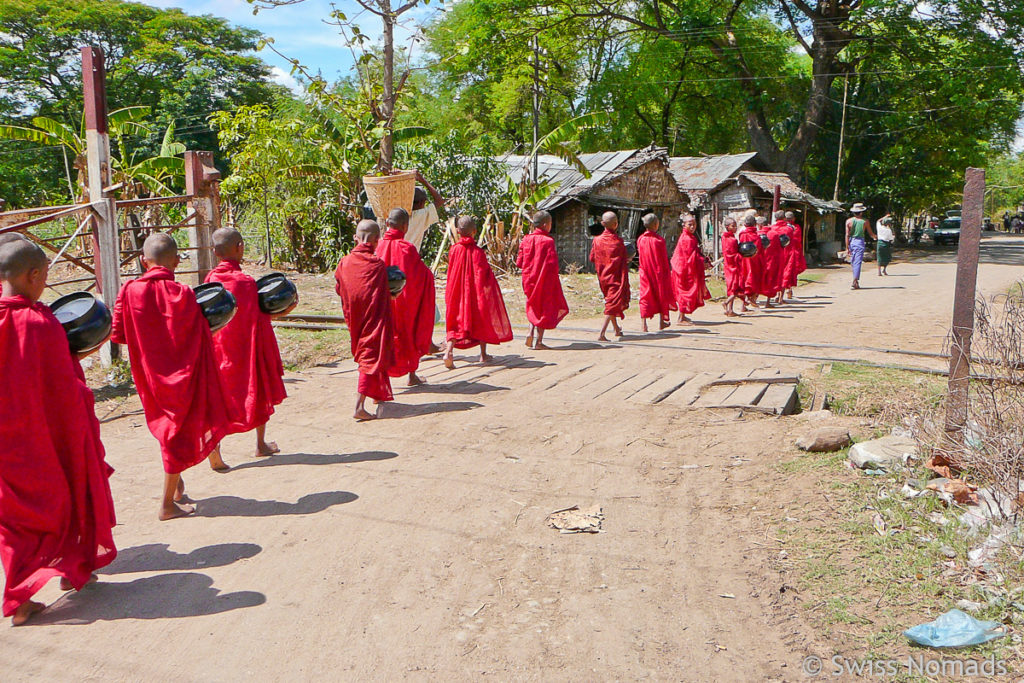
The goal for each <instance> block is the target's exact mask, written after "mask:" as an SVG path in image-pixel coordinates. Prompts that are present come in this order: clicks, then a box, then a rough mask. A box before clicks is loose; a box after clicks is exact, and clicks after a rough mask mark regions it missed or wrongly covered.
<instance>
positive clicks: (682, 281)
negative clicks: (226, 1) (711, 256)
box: [672, 214, 711, 325]
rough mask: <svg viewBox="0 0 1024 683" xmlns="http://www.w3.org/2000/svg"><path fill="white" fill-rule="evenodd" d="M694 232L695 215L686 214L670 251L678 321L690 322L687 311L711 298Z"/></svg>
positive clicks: (691, 311) (695, 231)
mask: <svg viewBox="0 0 1024 683" xmlns="http://www.w3.org/2000/svg"><path fill="white" fill-rule="evenodd" d="M696 233H697V219H696V218H694V217H693V216H691V215H689V214H687V215H686V216H685V217H684V218H683V230H682V232H680V233H679V241H678V242H676V250H675V252H673V254H672V289H673V291H674V292H675V297H676V305H678V307H679V322H680V323H683V324H686V325H692V324H693V321H692V320H690V319H689V318H687V317H686V314H687V313H693V312H694V311H696V310H697V309H698V308H700V307H701V306H703V305H704V302H705V301H707V300H709V299H710V298H711V292H710V291H709V290H708V286H707V283H706V282H705V281H704V255H703V254H701V253H700V244H699V243H698V242H697V234H696Z"/></svg>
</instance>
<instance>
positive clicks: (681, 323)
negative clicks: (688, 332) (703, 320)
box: [679, 318, 693, 327]
mask: <svg viewBox="0 0 1024 683" xmlns="http://www.w3.org/2000/svg"><path fill="white" fill-rule="evenodd" d="M679 324H680V325H686V326H687V327H693V321H692V320H690V319H689V318H686V319H685V320H683V321H682V322H680V323H679Z"/></svg>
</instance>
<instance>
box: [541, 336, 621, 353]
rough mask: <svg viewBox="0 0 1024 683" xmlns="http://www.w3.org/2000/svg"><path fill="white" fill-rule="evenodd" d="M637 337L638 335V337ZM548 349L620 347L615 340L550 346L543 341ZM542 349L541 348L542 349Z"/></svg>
mask: <svg viewBox="0 0 1024 683" xmlns="http://www.w3.org/2000/svg"><path fill="white" fill-rule="evenodd" d="M627 339H628V337H624V338H623V341H626V340H627ZM638 339H639V337H638ZM545 345H546V346H547V347H548V350H549V351H594V350H597V349H619V348H622V347H621V346H619V345H618V344H616V343H615V342H572V343H571V344H566V345H564V346H550V345H548V344H547V342H545ZM543 350H544V349H541V351H543Z"/></svg>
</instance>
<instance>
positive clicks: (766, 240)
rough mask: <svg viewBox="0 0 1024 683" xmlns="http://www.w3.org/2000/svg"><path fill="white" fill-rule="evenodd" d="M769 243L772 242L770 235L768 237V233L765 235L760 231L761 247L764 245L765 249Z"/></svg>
mask: <svg viewBox="0 0 1024 683" xmlns="http://www.w3.org/2000/svg"><path fill="white" fill-rule="evenodd" d="M771 243H772V240H771V238H770V237H768V235H766V234H764V233H763V232H762V233H761V246H762V247H764V248H765V249H767V248H768V246H769V245H770V244H771Z"/></svg>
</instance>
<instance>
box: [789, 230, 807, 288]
mask: <svg viewBox="0 0 1024 683" xmlns="http://www.w3.org/2000/svg"><path fill="white" fill-rule="evenodd" d="M791 225H792V226H793V242H794V243H795V244H794V247H793V248H794V251H795V252H796V259H795V260H796V275H799V274H800V273H802V272H804V271H805V270H807V255H806V254H804V229H803V227H802V226H801V225H799V224H797V223H792V224H791ZM790 286H792V287H796V276H794V277H793V284H792V285H790Z"/></svg>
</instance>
